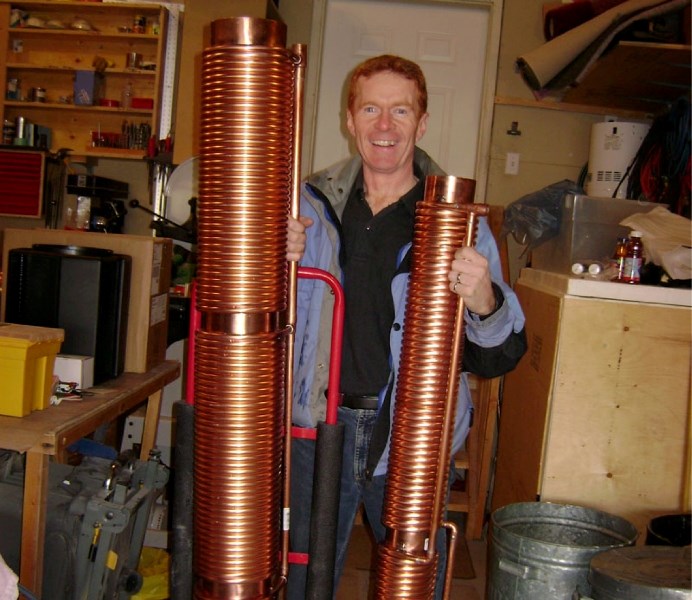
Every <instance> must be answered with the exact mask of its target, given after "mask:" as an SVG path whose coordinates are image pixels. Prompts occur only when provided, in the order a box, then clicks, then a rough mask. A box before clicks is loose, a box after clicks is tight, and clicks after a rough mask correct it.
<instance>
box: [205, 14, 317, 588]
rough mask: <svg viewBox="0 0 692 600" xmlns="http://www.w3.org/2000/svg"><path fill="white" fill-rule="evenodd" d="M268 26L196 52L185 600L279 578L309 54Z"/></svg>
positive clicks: (220, 36)
mask: <svg viewBox="0 0 692 600" xmlns="http://www.w3.org/2000/svg"><path fill="white" fill-rule="evenodd" d="M285 41H286V29H285V26H284V25H283V24H281V23H279V22H277V21H270V20H264V19H253V18H249V17H240V18H236V19H223V20H219V21H214V22H213V23H212V45H211V46H210V47H209V48H207V49H206V50H205V51H204V53H203V67H202V110H201V138H200V172H199V225H198V252H199V257H198V276H197V292H196V293H197V308H198V310H199V313H200V324H199V329H198V330H197V332H196V335H195V342H194V344H195V361H194V404H195V425H194V433H195V458H194V502H195V517H194V555H193V556H194V558H193V563H194V565H193V569H194V574H195V584H194V597H195V598H197V599H203V598H205V599H206V598H209V599H212V598H214V599H216V598H224V599H225V598H269V597H274V596H275V595H276V593H277V590H279V589H280V588H281V586H282V584H283V583H284V582H285V579H286V575H287V568H288V567H287V558H286V557H287V554H288V552H287V541H286V540H287V532H286V526H285V524H284V522H283V519H282V514H283V513H284V512H285V509H284V506H283V504H282V503H283V502H285V501H284V498H285V497H286V496H287V495H288V492H287V483H286V481H287V477H286V476H285V473H284V471H285V465H286V464H288V458H290V456H289V455H288V453H289V452H290V450H288V448H289V447H290V444H287V443H286V441H285V437H286V431H287V422H288V423H290V402H289V403H287V402H286V398H287V397H288V394H289V391H290V389H291V386H292V377H291V369H289V368H287V366H286V365H290V364H292V343H291V340H292V325H293V324H294V323H295V316H294V301H292V300H291V298H292V296H293V295H294V294H295V279H296V267H295V265H294V264H292V263H291V264H287V262H286V243H287V219H288V215H289V214H293V215H294V216H296V215H297V207H298V190H299V187H298V186H299V171H300V169H299V155H300V143H299V140H300V135H301V127H300V122H301V110H302V99H301V96H302V85H303V80H304V70H305V69H304V68H305V54H306V53H305V47H303V46H300V45H298V46H294V47H293V49H291V50H288V49H286V48H285Z"/></svg>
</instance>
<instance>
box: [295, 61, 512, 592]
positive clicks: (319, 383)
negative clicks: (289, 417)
mask: <svg viewBox="0 0 692 600" xmlns="http://www.w3.org/2000/svg"><path fill="white" fill-rule="evenodd" d="M427 123H428V114H427V91H426V84H425V78H424V76H423V73H422V72H421V70H420V68H419V67H418V65H416V64H415V63H413V62H411V61H408V60H405V59H403V58H400V57H396V56H389V55H384V56H378V57H375V58H371V59H369V60H367V61H365V62H364V63H362V64H361V65H359V66H358V67H357V68H356V69H355V70H354V72H353V74H352V77H351V79H350V85H349V93H348V111H347V120H346V124H347V127H348V131H349V133H350V134H351V136H352V137H353V140H354V142H355V145H356V148H357V150H358V156H355V157H353V158H351V159H348V160H346V161H344V162H342V163H339V164H338V165H336V166H334V167H330V168H328V169H326V170H324V171H322V172H319V173H317V174H315V175H313V176H311V177H309V178H308V181H307V182H306V183H304V185H303V188H302V194H301V206H300V213H301V219H300V221H295V220H292V221H291V223H290V224H289V253H288V257H289V259H293V260H295V259H298V258H300V257H301V254H302V244H303V242H304V243H305V247H304V254H303V255H302V258H301V264H302V265H303V266H312V267H317V268H321V269H324V270H327V271H329V272H331V273H332V274H334V275H335V276H337V277H338V278H339V279H340V281H341V282H342V284H343V287H344V292H345V298H346V314H345V325H344V341H343V360H342V364H341V381H340V392H341V394H342V405H341V407H340V408H339V414H338V418H339V421H340V422H343V423H344V424H345V441H344V458H343V464H342V479H341V496H340V506H339V519H338V534H337V559H336V565H335V569H336V578H337V581H338V577H339V575H340V574H341V570H342V568H343V563H344V559H345V556H346V550H347V546H348V540H349V537H350V534H351V529H352V527H353V523H354V520H355V517H356V513H357V511H358V509H359V507H360V505H361V503H362V504H363V506H364V508H365V512H366V515H367V518H368V522H369V523H370V525H371V526H372V528H373V533H374V534H375V537H376V539H377V540H378V541H381V540H382V539H383V538H384V534H385V528H384V526H383V525H382V523H381V513H382V502H383V498H384V487H385V475H386V471H387V460H388V444H379V443H378V444H373V445H372V447H371V444H370V442H371V439H372V436H373V429H374V428H375V424H376V421H377V417H378V412H379V409H380V407H381V406H382V404H383V402H384V399H385V398H386V397H387V396H388V392H389V397H390V398H391V402H392V404H393V403H394V394H392V390H393V388H394V386H395V385H396V376H397V372H398V366H399V354H400V350H401V339H402V334H403V331H402V327H401V324H402V323H403V309H404V307H405V298H404V297H403V296H404V295H405V289H406V286H405V285H401V283H402V281H403V282H405V281H406V280H407V278H408V266H409V264H410V245H411V242H412V239H413V229H414V211H415V206H416V202H417V201H419V200H421V199H422V197H423V193H424V187H425V177H426V176H427V175H435V174H442V171H441V169H440V168H439V167H438V166H437V165H436V164H435V163H434V162H433V161H432V159H430V157H429V156H427V155H426V154H425V153H424V152H423V151H422V150H420V149H418V148H416V143H417V142H418V141H419V140H420V139H421V138H422V137H423V135H424V134H425V131H426V127H427ZM479 221H480V225H479V231H478V237H477V240H478V241H477V244H476V248H475V249H474V248H470V247H465V248H460V249H458V250H457V251H456V253H455V255H454V260H453V261H452V263H451V264H450V270H449V274H448V277H449V281H450V284H449V287H450V290H452V291H453V292H454V293H456V294H458V295H459V296H460V297H461V298H462V299H463V301H464V303H465V321H466V325H465V333H466V343H465V348H464V369H465V370H466V371H468V370H473V371H474V372H476V373H478V374H479V375H481V376H484V377H492V376H496V375H500V374H503V373H505V372H507V371H508V370H510V369H512V368H513V367H514V366H515V365H516V363H517V361H518V360H519V358H520V357H521V356H522V354H523V353H524V351H525V349H526V342H525V338H524V331H523V325H524V318H523V314H522V312H521V309H520V307H519V304H518V301H517V299H516V296H515V295H514V293H513V292H512V290H511V289H510V288H509V287H508V286H507V285H506V284H505V283H503V282H502V280H501V279H502V277H501V271H500V263H499V259H498V252H497V248H496V246H495V243H494V241H493V238H492V235H491V234H490V230H489V228H488V225H487V222H486V220H485V219H484V218H483V219H480V220H479ZM331 306H332V298H331V297H330V294H329V293H328V292H325V290H324V286H321V285H320V284H318V283H316V282H314V281H312V280H308V281H304V280H301V281H299V285H298V300H297V310H298V318H297V328H296V335H295V343H296V349H295V358H296V362H295V365H294V366H295V378H294V381H295V388H294V401H293V420H294V423H295V424H296V425H299V426H303V427H314V426H315V425H316V423H317V422H318V421H319V420H324V415H325V402H326V400H325V390H326V388H327V385H328V381H327V376H328V364H329V343H330V335H331V324H330V320H331V314H332V313H331ZM450 326H452V325H451V324H450ZM459 388H460V392H459V402H458V408H457V422H456V427H455V439H454V448H453V450H454V451H456V450H458V449H459V448H460V447H461V445H462V444H463V442H464V440H465V437H466V434H467V432H468V427H469V422H470V416H471V411H472V406H471V401H470V395H469V390H468V385H467V383H466V376H465V375H464V376H462V381H461V385H460V386H459ZM384 410H389V411H390V414H391V411H392V410H393V408H392V407H385V409H384ZM292 458H293V464H292V481H291V544H292V550H294V551H296V552H307V551H308V534H309V516H310V514H309V507H310V502H311V495H312V487H311V486H312V483H311V481H312V463H313V459H314V444H313V442H310V441H306V440H293V453H292ZM440 539H441V538H440ZM439 541H440V540H438V548H439V551H440V554H441V556H440V561H439V562H440V563H441V564H444V544H441V543H439ZM440 572H441V571H440ZM440 580H441V577H440V576H439V575H438V586H437V588H438V589H437V594H438V596H439V595H440V594H441V592H442V590H441V589H440V588H441V585H440V583H439V581H440ZM304 586H305V568H304V567H299V566H293V565H292V566H291V570H290V574H289V582H288V597H289V598H290V599H291V600H298V599H300V600H302V599H303V598H304V597H305V588H304Z"/></svg>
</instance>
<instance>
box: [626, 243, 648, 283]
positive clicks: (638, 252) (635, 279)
mask: <svg viewBox="0 0 692 600" xmlns="http://www.w3.org/2000/svg"><path fill="white" fill-rule="evenodd" d="M643 264H644V244H642V234H641V232H640V231H632V232H630V237H629V240H628V241H627V256H626V257H625V268H624V271H623V273H622V281H623V282H624V283H639V282H640V281H641V269H642V265H643Z"/></svg>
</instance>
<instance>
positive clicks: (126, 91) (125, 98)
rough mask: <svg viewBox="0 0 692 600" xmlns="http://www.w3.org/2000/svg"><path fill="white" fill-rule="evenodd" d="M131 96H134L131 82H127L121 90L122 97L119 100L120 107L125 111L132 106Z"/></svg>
mask: <svg viewBox="0 0 692 600" xmlns="http://www.w3.org/2000/svg"><path fill="white" fill-rule="evenodd" d="M132 96H134V90H133V89H132V82H131V81H128V82H127V83H126V84H125V87H124V88H123V91H122V95H121V98H120V106H121V107H122V108H125V109H129V108H130V107H131V106H132Z"/></svg>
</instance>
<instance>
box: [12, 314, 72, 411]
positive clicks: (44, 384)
mask: <svg viewBox="0 0 692 600" xmlns="http://www.w3.org/2000/svg"><path fill="white" fill-rule="evenodd" d="M64 339H65V332H64V330H62V329H54V328H50V327H35V326H33V325H17V324H14V323H0V381H2V384H3V385H2V387H3V389H2V394H0V414H3V415H8V416H10V417H24V416H26V415H28V414H29V413H30V412H31V411H32V410H42V409H44V408H46V407H47V406H48V405H49V403H50V394H51V387H52V385H53V366H54V364H55V356H56V354H58V352H60V346H61V344H62V341H63V340H64Z"/></svg>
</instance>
